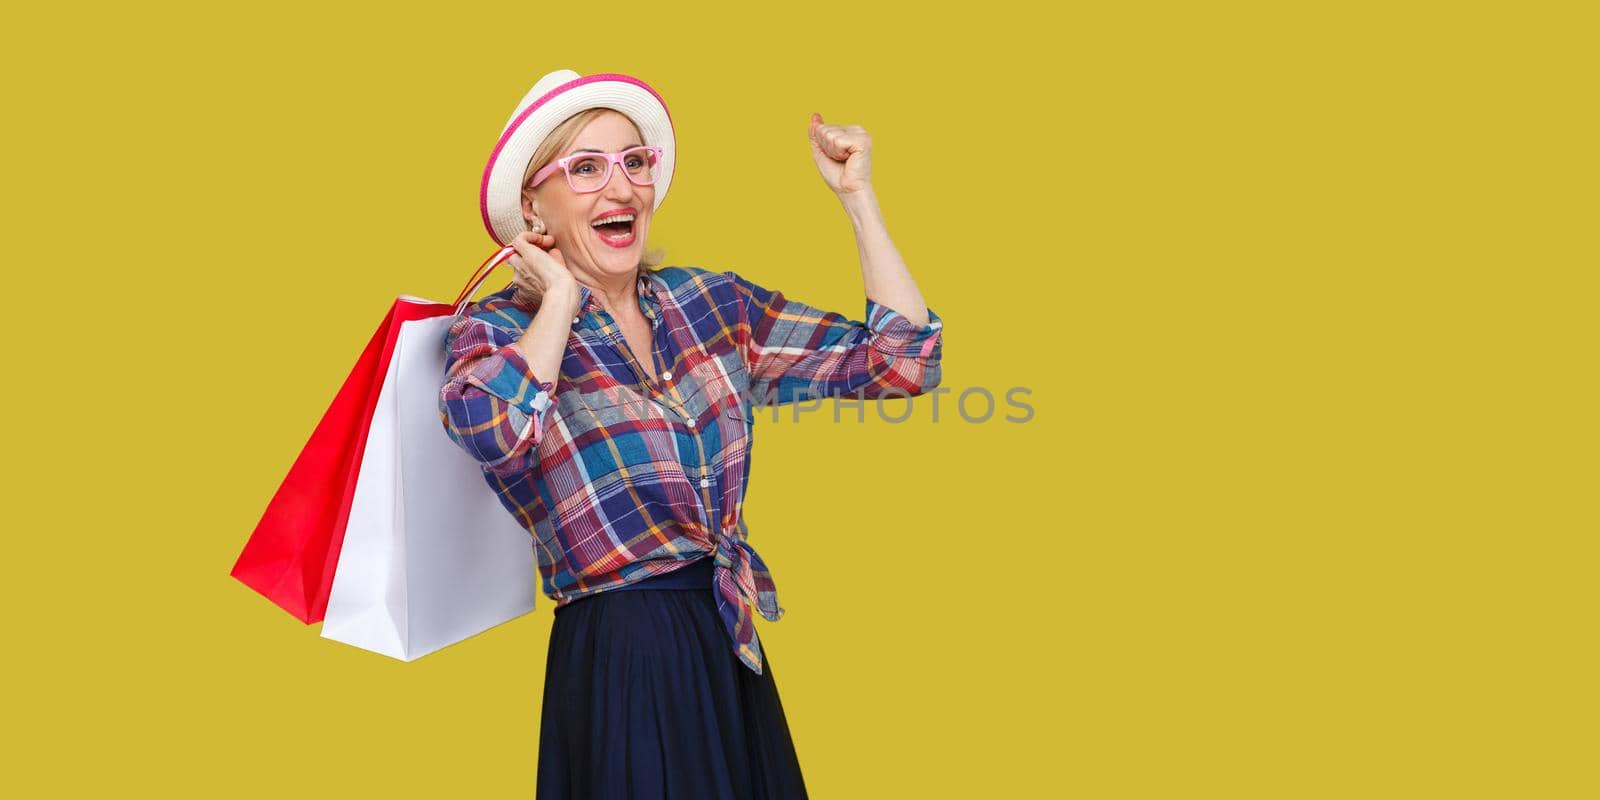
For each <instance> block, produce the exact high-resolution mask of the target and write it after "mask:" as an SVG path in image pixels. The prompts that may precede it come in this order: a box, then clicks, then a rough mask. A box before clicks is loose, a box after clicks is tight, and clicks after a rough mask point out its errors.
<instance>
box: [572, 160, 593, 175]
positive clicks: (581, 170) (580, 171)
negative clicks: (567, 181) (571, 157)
mask: <svg viewBox="0 0 1600 800" xmlns="http://www.w3.org/2000/svg"><path fill="white" fill-rule="evenodd" d="M585 170H588V172H585ZM593 171H594V165H593V164H590V163H587V162H585V163H582V164H579V165H578V166H576V167H574V168H573V172H576V173H578V174H580V175H587V174H588V173H589V172H593Z"/></svg>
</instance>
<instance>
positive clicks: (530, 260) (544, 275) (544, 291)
mask: <svg viewBox="0 0 1600 800" xmlns="http://www.w3.org/2000/svg"><path fill="white" fill-rule="evenodd" d="M555 245H556V237H554V236H552V235H550V234H548V233H534V232H532V231H523V232H522V233H519V234H517V236H516V238H514V239H512V240H511V247H512V248H513V249H515V250H516V252H515V253H513V254H512V255H511V258H510V259H509V261H510V262H511V269H512V273H513V274H512V278H511V283H512V284H513V285H514V286H516V287H517V288H518V289H521V290H522V292H524V293H527V294H528V295H529V296H533V297H538V298H540V305H541V306H543V305H544V300H545V299H549V300H551V301H552V302H557V299H558V298H559V302H563V303H565V304H566V305H567V308H564V309H563V310H564V311H565V312H566V316H567V317H569V318H570V317H572V316H574V315H576V314H577V313H578V301H579V294H578V280H577V278H574V277H573V276H572V271H571V270H569V269H567V262H566V259H565V258H563V257H562V255H561V250H559V249H558V248H557V247H556V246H555Z"/></svg>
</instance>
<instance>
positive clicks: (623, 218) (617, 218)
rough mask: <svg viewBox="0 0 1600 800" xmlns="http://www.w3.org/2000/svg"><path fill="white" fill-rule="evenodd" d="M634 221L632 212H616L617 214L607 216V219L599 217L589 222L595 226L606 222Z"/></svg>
mask: <svg viewBox="0 0 1600 800" xmlns="http://www.w3.org/2000/svg"><path fill="white" fill-rule="evenodd" d="M632 221H633V215H632V214H615V215H612V216H609V217H606V218H605V219H597V220H595V221H594V222H591V223H589V224H590V225H593V226H600V225H604V224H606V223H608V222H632Z"/></svg>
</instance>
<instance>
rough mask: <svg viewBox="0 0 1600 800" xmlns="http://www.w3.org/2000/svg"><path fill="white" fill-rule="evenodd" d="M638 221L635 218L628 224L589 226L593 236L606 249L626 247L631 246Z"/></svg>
mask: <svg viewBox="0 0 1600 800" xmlns="http://www.w3.org/2000/svg"><path fill="white" fill-rule="evenodd" d="M638 222H639V219H638V218H637V217H635V218H634V219H632V220H630V221H628V222H608V223H606V224H604V225H591V226H589V227H591V228H593V229H594V234H595V236H597V237H599V238H600V241H601V242H603V243H604V244H605V245H606V246H608V247H617V248H621V247H628V246H630V245H632V244H633V240H634V235H635V229H634V226H635V225H636V224H638Z"/></svg>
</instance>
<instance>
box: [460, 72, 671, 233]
mask: <svg viewBox="0 0 1600 800" xmlns="http://www.w3.org/2000/svg"><path fill="white" fill-rule="evenodd" d="M587 108H610V109H615V110H617V111H620V112H622V114H623V115H625V116H627V117H628V119H631V120H633V124H634V125H636V126H638V128H639V133H640V135H642V136H644V142H643V144H646V145H656V146H659V147H660V148H661V150H662V154H661V164H660V169H661V171H660V173H659V175H658V176H657V177H656V183H655V191H656V200H655V205H654V206H653V207H652V209H651V210H652V211H654V210H655V209H658V208H660V207H661V201H662V200H664V199H666V196H667V186H668V185H669V184H671V183H672V168H673V165H674V164H675V163H676V162H677V150H678V149H677V147H675V146H674V141H675V140H674V139H673V136H672V117H671V116H670V115H669V114H668V113H667V104H666V101H664V100H662V99H661V95H659V94H656V90H654V89H652V88H650V86H649V85H648V84H646V83H645V82H644V81H641V80H639V79H638V78H635V77H632V76H629V75H619V74H616V73H611V72H606V73H600V74H597V75H589V76H587V77H585V76H580V75H579V74H578V73H576V72H573V71H572V70H570V69H558V70H556V71H555V72H551V73H549V74H547V75H545V76H544V77H543V78H540V79H539V82H538V83H535V84H534V85H533V88H532V89H529V90H528V94H527V95H525V96H524V97H523V98H522V102H520V103H518V104H517V110H516V111H515V112H514V113H512V115H511V119H510V120H509V121H507V122H506V127H505V129H504V130H502V131H501V132H500V141H498V142H496V143H495V146H494V152H493V153H490V154H489V163H488V165H487V166H485V167H484V168H483V185H482V186H481V187H480V188H479V190H478V206H479V208H480V209H481V210H482V212H483V225H484V227H485V228H487V229H488V230H489V236H491V237H492V238H493V239H494V240H495V243H496V244H499V245H500V246H502V247H504V246H505V245H506V243H508V242H510V241H511V240H512V239H514V238H516V236H517V234H519V233H521V232H523V231H525V230H527V229H528V223H527V220H525V219H523V217H522V176H523V173H524V172H526V171H527V168H528V160H529V159H531V158H533V151H534V150H537V149H538V148H539V145H540V144H542V143H543V142H544V140H545V138H546V137H548V136H549V135H550V132H551V131H552V130H555V127H556V126H557V125H560V124H561V123H562V122H564V121H566V119H567V118H568V117H571V116H572V115H573V114H576V113H578V112H580V111H583V110H584V109H587Z"/></svg>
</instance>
